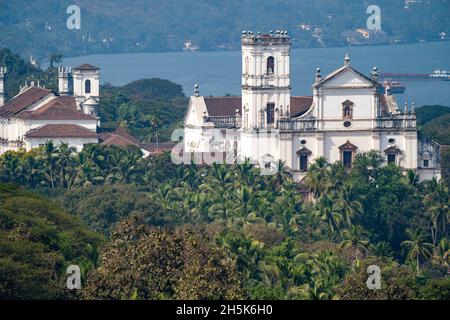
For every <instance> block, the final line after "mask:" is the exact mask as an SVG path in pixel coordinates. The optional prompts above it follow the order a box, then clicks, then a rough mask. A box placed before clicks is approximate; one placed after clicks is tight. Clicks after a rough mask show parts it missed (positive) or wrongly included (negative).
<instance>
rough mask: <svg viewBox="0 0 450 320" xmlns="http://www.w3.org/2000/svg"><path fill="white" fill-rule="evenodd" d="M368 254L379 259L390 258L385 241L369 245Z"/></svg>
mask: <svg viewBox="0 0 450 320" xmlns="http://www.w3.org/2000/svg"><path fill="white" fill-rule="evenodd" d="M370 253H371V254H372V256H374V257H378V258H381V259H384V258H388V257H391V256H392V251H391V248H390V246H389V243H387V242H386V241H381V242H378V243H375V244H372V245H370Z"/></svg>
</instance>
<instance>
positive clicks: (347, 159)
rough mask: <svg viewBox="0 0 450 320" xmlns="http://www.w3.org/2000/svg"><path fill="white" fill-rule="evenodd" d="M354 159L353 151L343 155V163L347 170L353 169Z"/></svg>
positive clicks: (345, 152)
mask: <svg viewBox="0 0 450 320" xmlns="http://www.w3.org/2000/svg"><path fill="white" fill-rule="evenodd" d="M352 158H353V151H344V152H343V153H342V163H343V165H344V167H346V168H351V167H352Z"/></svg>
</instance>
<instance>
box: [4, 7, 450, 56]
mask: <svg viewBox="0 0 450 320" xmlns="http://www.w3.org/2000/svg"><path fill="white" fill-rule="evenodd" d="M72 4H77V5H78V6H79V7H80V10H81V29H80V30H69V29H67V27H66V20H67V18H68V17H69V15H68V14H67V13H66V11H67V8H68V6H69V5H72ZM372 4H375V5H378V6H379V7H380V8H381V23H382V25H381V27H382V31H383V32H380V33H376V34H370V37H369V39H365V38H364V37H363V36H362V35H361V34H360V33H358V32H356V30H357V29H358V28H365V27H366V21H367V19H368V17H369V14H367V13H366V10H367V7H368V6H369V5H372ZM448 12H450V1H446V0H433V1H429V0H423V1H422V0H419V1H417V2H416V3H414V4H410V5H408V6H405V1H404V0H374V1H370V2H368V1H354V0H333V1H329V0H315V1H311V0H271V1H261V0H214V1H210V0H190V1H185V0H165V1H149V0H131V1H122V0H109V1H104V0H70V1H69V0H62V1H60V0H41V1H28V0H15V1H1V10H0V30H1V34H2V36H1V37H0V47H8V48H11V49H12V50H14V51H17V52H20V53H21V54H22V55H23V56H28V55H33V56H36V57H38V58H42V57H48V55H49V54H50V53H55V52H58V53H61V54H63V55H65V56H73V55H83V54H91V53H110V52H137V51H172V50H181V49H182V47H183V45H184V43H185V42H186V41H188V40H190V41H192V43H193V44H194V45H196V46H199V47H200V49H201V50H223V49H225V50H226V49H236V48H238V46H239V40H240V34H241V31H242V30H254V31H258V30H260V31H268V30H271V29H273V30H276V29H286V30H289V32H290V34H291V36H292V37H293V39H294V46H296V47H317V46H339V45H348V44H349V43H350V44H354V45H357V44H375V43H391V42H415V41H422V40H436V39H439V38H441V37H443V38H448V37H449V36H450V15H449V14H448Z"/></svg>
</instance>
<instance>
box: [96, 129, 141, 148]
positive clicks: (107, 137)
mask: <svg viewBox="0 0 450 320" xmlns="http://www.w3.org/2000/svg"><path fill="white" fill-rule="evenodd" d="M99 138H100V141H101V143H102V144H106V145H117V146H126V145H130V144H133V145H136V146H138V145H139V144H140V143H141V142H140V141H139V140H138V139H136V138H135V137H133V136H132V135H131V134H129V133H128V132H126V131H125V130H124V129H122V128H117V129H116V130H115V131H113V132H101V133H99Z"/></svg>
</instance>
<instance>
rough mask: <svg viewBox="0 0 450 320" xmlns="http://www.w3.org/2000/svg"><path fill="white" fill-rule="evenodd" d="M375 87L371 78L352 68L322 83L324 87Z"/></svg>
mask: <svg viewBox="0 0 450 320" xmlns="http://www.w3.org/2000/svg"><path fill="white" fill-rule="evenodd" d="M373 85H374V84H373V82H372V81H371V80H370V79H369V78H367V77H366V76H364V75H363V74H360V73H359V72H356V71H355V70H353V69H351V68H347V69H344V70H342V71H341V72H338V73H336V74H334V75H332V76H331V77H330V78H329V79H327V80H326V81H324V82H323V83H322V86H323V87H372V86H373Z"/></svg>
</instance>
